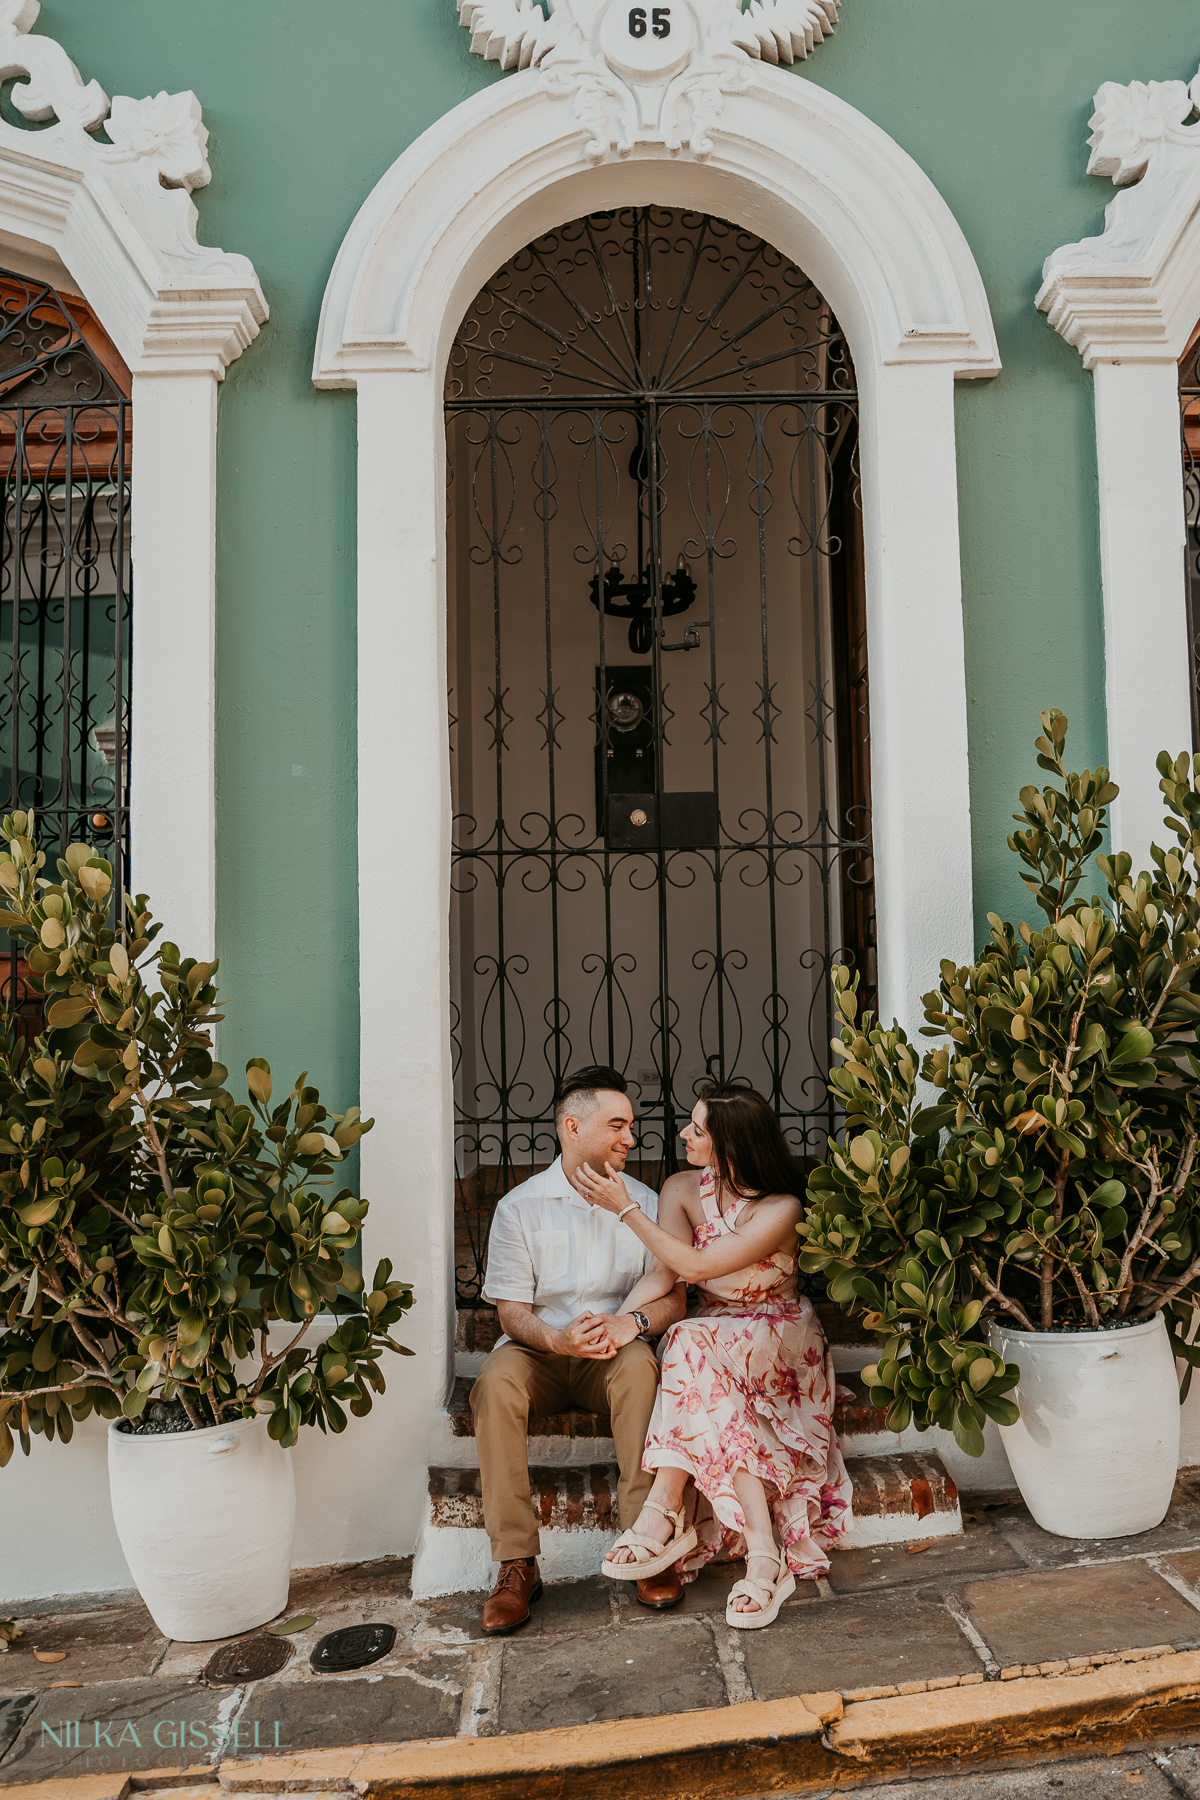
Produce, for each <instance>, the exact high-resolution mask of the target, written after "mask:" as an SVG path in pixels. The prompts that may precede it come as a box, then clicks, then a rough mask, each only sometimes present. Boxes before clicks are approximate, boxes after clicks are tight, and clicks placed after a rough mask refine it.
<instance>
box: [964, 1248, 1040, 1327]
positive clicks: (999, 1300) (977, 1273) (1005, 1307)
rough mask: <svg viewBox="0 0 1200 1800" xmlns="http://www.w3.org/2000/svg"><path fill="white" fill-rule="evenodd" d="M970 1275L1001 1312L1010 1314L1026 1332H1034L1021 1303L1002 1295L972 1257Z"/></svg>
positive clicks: (1031, 1322)
mask: <svg viewBox="0 0 1200 1800" xmlns="http://www.w3.org/2000/svg"><path fill="white" fill-rule="evenodd" d="M971 1273H972V1274H973V1275H974V1277H975V1279H976V1281H977V1282H979V1284H980V1286H981V1287H983V1288H985V1289H986V1290H987V1292H988V1293H989V1294H990V1295H991V1297H992V1299H993V1300H994V1301H995V1302H996V1305H997V1306H999V1307H1000V1308H1001V1309H1002V1311H1004V1312H1008V1313H1011V1314H1012V1316H1013V1318H1014V1319H1017V1320H1019V1321H1020V1323H1021V1324H1022V1325H1023V1326H1024V1327H1025V1329H1026V1331H1035V1330H1036V1329H1037V1327H1036V1326H1035V1325H1034V1324H1033V1321H1032V1320H1031V1319H1030V1317H1029V1314H1028V1313H1027V1312H1026V1311H1025V1308H1024V1307H1023V1306H1022V1305H1021V1303H1020V1302H1019V1301H1018V1300H1010V1299H1009V1298H1008V1297H1007V1295H1005V1294H1002V1293H1001V1292H1000V1289H999V1288H998V1287H997V1286H996V1284H995V1282H994V1281H992V1279H991V1278H990V1276H989V1275H988V1274H987V1273H986V1271H985V1270H983V1269H981V1268H980V1266H979V1264H978V1263H977V1262H976V1260H975V1258H974V1257H972V1258H971Z"/></svg>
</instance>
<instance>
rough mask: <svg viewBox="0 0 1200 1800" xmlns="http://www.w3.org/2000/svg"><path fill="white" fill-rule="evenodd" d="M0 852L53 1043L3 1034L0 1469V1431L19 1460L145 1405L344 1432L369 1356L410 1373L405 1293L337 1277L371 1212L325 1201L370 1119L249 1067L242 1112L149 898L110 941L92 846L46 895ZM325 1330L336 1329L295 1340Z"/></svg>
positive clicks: (207, 1010) (194, 977)
mask: <svg viewBox="0 0 1200 1800" xmlns="http://www.w3.org/2000/svg"><path fill="white" fill-rule="evenodd" d="M0 832H2V834H3V840H4V842H3V846H0V894H2V896H3V899H4V901H5V903H6V908H7V910H4V911H0V925H2V926H4V927H5V928H6V929H7V931H8V933H9V936H10V937H11V938H12V939H14V940H15V941H16V943H17V944H18V945H19V946H20V947H21V948H22V949H23V950H24V951H25V953H26V955H27V961H28V967H29V971H30V975H31V978H32V981H33V984H34V986H35V989H36V991H38V992H39V993H40V994H41V995H42V996H44V1001H45V1027H46V1028H45V1030H44V1032H43V1033H42V1034H41V1035H40V1036H38V1037H37V1038H36V1039H35V1040H34V1041H33V1042H32V1043H29V1042H27V1041H26V1038H25V1035H24V1029H23V1027H22V1024H21V1021H20V1019H19V1017H17V1016H15V1015H9V1016H8V1018H7V1020H6V1021H5V1024H4V1028H3V1032H2V1034H0V1315H2V1318H3V1331H2V1332H0V1468H2V1467H3V1466H4V1465H5V1464H6V1463H7V1462H8V1460H9V1458H10V1457H11V1456H12V1453H13V1448H14V1432H15V1434H16V1437H17V1438H19V1440H20V1443H21V1446H22V1449H23V1450H24V1451H25V1452H26V1454H28V1452H29V1448H30V1440H31V1437H32V1435H33V1434H35V1433H41V1434H42V1435H43V1436H45V1437H46V1438H49V1439H54V1438H57V1439H59V1440H60V1441H61V1442H64V1443H65V1442H68V1441H69V1440H70V1438H71V1434H72V1432H73V1430H74V1425H75V1423H76V1422H77V1421H79V1420H81V1419H84V1418H86V1417H87V1416H88V1414H89V1413H92V1412H96V1413H98V1414H100V1416H101V1417H103V1418H115V1417H117V1416H118V1415H121V1414H123V1415H124V1416H125V1417H126V1418H127V1419H130V1420H136V1419H138V1418H139V1416H140V1415H141V1414H142V1413H143V1412H144V1411H145V1409H146V1407H147V1405H149V1403H150V1402H151V1401H159V1400H161V1401H166V1402H172V1401H175V1402H178V1404H179V1405H180V1406H181V1407H182V1408H183V1410H184V1412H185V1413H186V1415H187V1420H188V1421H190V1423H191V1425H192V1426H193V1427H197V1428H198V1427H203V1426H206V1425H212V1424H220V1423H225V1422H228V1421H229V1420H231V1419H233V1418H238V1417H248V1416H250V1415H252V1414H253V1413H255V1412H267V1413H269V1414H270V1420H269V1426H268V1429H269V1431H270V1433H271V1436H272V1437H274V1438H276V1439H277V1440H278V1441H279V1442H280V1443H282V1444H284V1445H291V1444H294V1443H295V1441H296V1437H297V1433H298V1431H299V1429H300V1427H301V1426H302V1425H317V1426H319V1427H320V1428H321V1430H323V1431H324V1430H330V1431H335V1432H339V1431H342V1430H344V1429H345V1426H346V1423H347V1417H346V1409H347V1407H348V1408H349V1411H350V1412H351V1413H352V1414H354V1415H355V1416H358V1417H361V1416H362V1415H363V1414H365V1413H367V1412H369V1411H370V1409H371V1403H372V1396H373V1394H375V1393H382V1392H383V1389H384V1375H383V1370H382V1367H381V1362H382V1358H383V1354H384V1352H385V1351H388V1350H391V1351H396V1352H399V1353H400V1354H401V1355H408V1354H411V1353H410V1352H408V1351H407V1350H405V1349H404V1348H403V1346H401V1345H400V1344H397V1343H396V1342H395V1341H394V1340H393V1338H392V1337H391V1335H390V1328H391V1327H392V1326H393V1325H394V1324H395V1323H396V1321H397V1320H398V1319H400V1318H401V1317H402V1315H403V1314H404V1312H405V1311H406V1310H407V1309H408V1307H409V1306H411V1304H412V1297H413V1296H412V1289H411V1287H410V1286H409V1285H408V1284H407V1283H405V1282H400V1281H393V1280H392V1269H391V1264H390V1263H389V1262H386V1261H385V1262H381V1263H380V1264H379V1267H378V1268H377V1269H376V1271H375V1276H374V1279H373V1281H372V1283H371V1287H370V1290H369V1291H364V1283H363V1278H362V1276H361V1274H360V1273H359V1271H358V1270H357V1269H356V1268H355V1267H354V1266H353V1265H352V1263H350V1262H349V1261H347V1256H348V1253H349V1252H350V1251H351V1250H352V1249H353V1248H354V1245H355V1244H356V1242H357V1240H358V1236H359V1231H360V1227H361V1225H362V1221H363V1219H364V1217H365V1216H366V1213H367V1202H366V1201H365V1200H363V1199H361V1198H359V1197H357V1196H356V1195H355V1194H354V1193H353V1192H352V1190H351V1189H350V1188H346V1187H344V1188H342V1189H341V1191H340V1192H338V1193H337V1194H335V1195H334V1196H333V1197H332V1199H330V1198H328V1197H327V1195H326V1194H325V1192H324V1190H325V1189H326V1188H327V1187H328V1186H329V1185H330V1178H331V1176H332V1174H333V1170H334V1167H335V1165H336V1164H337V1163H339V1162H340V1161H341V1160H342V1158H343V1157H344V1155H345V1154H346V1152H347V1151H349V1150H350V1148H351V1147H352V1146H353V1145H354V1144H355V1143H357V1142H358V1140H359V1138H361V1137H362V1135H363V1134H364V1132H367V1131H369V1130H370V1129H371V1126H372V1124H373V1121H372V1120H370V1119H361V1118H360V1117H359V1114H358V1109H357V1107H352V1108H351V1109H350V1111H348V1112H346V1113H342V1114H336V1113H329V1112H327V1111H326V1109H325V1107H323V1106H322V1104H321V1099H320V1095H319V1093H318V1091H317V1089H316V1088H314V1087H310V1086H309V1085H308V1078H307V1076H306V1075H301V1076H300V1077H299V1078H298V1080H297V1081H296V1083H295V1085H294V1086H293V1088H292V1090H291V1092H290V1093H289V1094H287V1095H286V1097H285V1098H283V1099H282V1100H281V1101H280V1102H279V1103H278V1104H274V1105H273V1104H272V1081H271V1071H270V1069H269V1068H268V1066H267V1064H266V1063H265V1062H264V1061H263V1060H262V1058H261V1057H254V1058H252V1060H251V1061H250V1062H249V1063H248V1064H247V1067H246V1085H247V1088H248V1090H249V1096H250V1098H249V1104H246V1103H244V1102H240V1101H238V1100H236V1099H235V1098H234V1096H233V1095H232V1094H231V1093H230V1092H229V1090H228V1088H227V1086H226V1085H225V1084H226V1079H227V1071H226V1070H225V1069H224V1068H223V1067H222V1066H221V1064H220V1063H217V1062H214V1061H213V1056H212V1048H213V1040H212V1028H213V1026H214V1025H215V1024H217V1023H218V1022H219V1020H220V1016H221V1015H220V1014H219V1013H218V1012H217V1010H216V1009H217V988H216V982H215V979H214V978H215V975H216V972H217V964H216V963H215V962H211V963H208V962H201V961H197V960H196V958H194V957H182V956H181V955H180V953H179V950H178V949H177V948H176V946H175V945H174V944H171V943H167V942H160V941H159V939H160V934H161V929H162V928H161V926H160V925H159V924H158V923H157V922H156V921H155V920H154V919H153V917H152V914H151V912H150V907H149V904H148V901H147V898H146V896H145V895H144V894H140V895H138V896H137V897H136V898H134V897H131V896H128V895H127V896H126V897H125V899H124V903H123V906H122V907H121V909H120V922H119V923H116V922H114V917H113V913H114V907H113V900H114V895H113V881H112V869H111V867H110V865H109V864H108V863H107V862H106V861H105V860H104V858H103V857H100V856H98V855H96V854H94V853H93V851H92V850H91V849H90V848H89V847H88V845H86V844H71V845H70V846H69V847H68V848H67V850H66V852H65V854H64V856H63V857H62V858H61V859H59V860H58V862H57V869H56V871H55V873H54V874H53V875H52V874H50V873H48V872H44V871H45V870H46V857H45V856H44V854H43V853H42V852H41V851H40V850H39V849H38V847H37V843H36V841H35V839H34V836H33V827H32V820H31V819H30V817H29V816H28V815H26V814H24V813H20V812H16V813H13V814H11V815H10V816H9V817H7V818H5V819H4V820H3V823H2V825H0ZM322 1311H325V1312H331V1313H332V1314H333V1315H334V1329H333V1331H332V1333H330V1334H329V1335H327V1336H325V1337H323V1338H322V1337H321V1334H320V1333H319V1332H313V1333H312V1336H311V1337H310V1338H309V1342H308V1343H305V1342H304V1339H305V1338H306V1337H308V1336H309V1333H310V1330H311V1328H312V1326H313V1323H314V1321H315V1320H316V1318H317V1317H318V1315H319V1314H320V1313H321V1312H322ZM273 1324H277V1326H282V1327H283V1328H284V1329H283V1332H282V1335H283V1336H284V1337H286V1339H287V1341H286V1342H284V1343H282V1344H279V1345H278V1346H277V1347H275V1348H272V1347H271V1334H270V1327H271V1326H272V1325H273ZM288 1328H292V1329H288ZM279 1335H281V1334H280V1333H279V1332H278V1330H277V1333H276V1338H278V1336H279Z"/></svg>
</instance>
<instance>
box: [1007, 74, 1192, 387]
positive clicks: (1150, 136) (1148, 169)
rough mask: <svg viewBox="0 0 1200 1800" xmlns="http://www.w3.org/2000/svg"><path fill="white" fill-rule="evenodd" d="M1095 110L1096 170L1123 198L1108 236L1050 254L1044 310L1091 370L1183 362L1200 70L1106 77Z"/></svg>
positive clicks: (1091, 164)
mask: <svg viewBox="0 0 1200 1800" xmlns="http://www.w3.org/2000/svg"><path fill="white" fill-rule="evenodd" d="M1094 107H1095V110H1094V112H1093V113H1092V117H1091V121H1090V126H1091V136H1090V137H1089V139H1088V146H1089V149H1090V151H1091V155H1090V157H1089V159H1088V174H1089V175H1098V176H1101V177H1105V178H1107V179H1108V180H1110V181H1112V182H1113V184H1114V185H1115V186H1116V187H1118V188H1120V189H1121V192H1120V193H1118V194H1117V195H1116V197H1115V198H1114V199H1112V200H1110V201H1109V204H1108V206H1107V208H1106V210H1105V215H1104V230H1103V232H1101V233H1100V235H1099V236H1097V237H1086V238H1082V239H1081V240H1080V241H1079V242H1078V243H1076V244H1064V245H1063V246H1062V247H1061V248H1060V249H1058V250H1055V251H1054V252H1053V253H1052V254H1051V255H1050V256H1048V257H1047V258H1046V262H1045V266H1044V268H1043V271H1042V274H1043V281H1042V287H1041V291H1040V292H1039V294H1038V297H1037V304H1038V306H1039V307H1040V308H1041V310H1042V311H1043V312H1044V313H1046V314H1048V316H1049V319H1050V323H1051V324H1052V325H1053V326H1054V328H1055V330H1056V331H1058V332H1060V333H1061V334H1062V336H1063V337H1064V338H1066V340H1067V342H1068V343H1069V344H1073V345H1074V346H1075V347H1076V349H1077V350H1079V352H1080V353H1081V355H1082V356H1083V359H1084V362H1085V364H1086V366H1087V367H1088V368H1093V367H1094V366H1095V364H1096V363H1097V362H1098V361H1101V360H1117V359H1119V360H1121V361H1125V360H1128V359H1130V358H1138V357H1148V358H1149V359H1150V360H1152V361H1154V360H1158V359H1159V358H1161V357H1163V356H1166V357H1178V356H1180V355H1181V354H1182V352H1183V350H1184V347H1185V345H1186V343H1187V340H1188V338H1189V337H1190V335H1191V332H1192V330H1193V329H1194V327H1195V323H1196V315H1197V312H1198V311H1200V304H1198V298H1200V124H1192V123H1189V121H1190V120H1191V119H1192V118H1193V117H1194V115H1195V113H1196V111H1197V108H1198V107H1200V74H1198V75H1196V76H1195V77H1194V78H1193V80H1192V81H1191V82H1190V83H1188V82H1186V81H1150V82H1143V81H1131V82H1129V83H1128V84H1127V85H1125V86H1121V85H1120V84H1118V83H1117V82H1115V81H1106V82H1105V83H1104V86H1103V87H1101V88H1100V89H1099V90H1098V91H1097V93H1096V97H1095V101H1094Z"/></svg>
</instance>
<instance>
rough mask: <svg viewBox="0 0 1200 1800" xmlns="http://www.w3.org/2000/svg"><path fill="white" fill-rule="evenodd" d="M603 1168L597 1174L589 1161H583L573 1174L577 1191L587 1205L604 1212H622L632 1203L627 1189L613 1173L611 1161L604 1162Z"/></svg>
mask: <svg viewBox="0 0 1200 1800" xmlns="http://www.w3.org/2000/svg"><path fill="white" fill-rule="evenodd" d="M604 1168H605V1174H603V1175H597V1173H596V1171H595V1169H593V1167H592V1165H591V1163H584V1164H583V1165H582V1167H581V1168H579V1169H578V1170H577V1171H576V1174H575V1181H576V1185H577V1186H578V1188H579V1192H580V1193H581V1194H582V1195H583V1197H584V1199H585V1200H586V1201H587V1202H588V1204H589V1206H599V1207H601V1208H603V1210H604V1211H605V1212H611V1213H616V1212H624V1210H625V1208H626V1207H627V1206H631V1205H632V1204H633V1199H632V1196H631V1194H630V1192H629V1189H628V1188H627V1187H626V1186H625V1183H624V1182H623V1181H622V1180H621V1177H620V1176H619V1175H617V1174H614V1172H613V1167H612V1164H611V1163H605V1165H604Z"/></svg>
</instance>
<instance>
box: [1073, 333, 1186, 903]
mask: <svg viewBox="0 0 1200 1800" xmlns="http://www.w3.org/2000/svg"><path fill="white" fill-rule="evenodd" d="M1092 378H1093V382H1094V386H1095V401H1096V461H1097V468H1098V473H1099V478H1100V562H1101V572H1102V577H1103V582H1104V664H1105V690H1106V699H1107V704H1108V761H1109V767H1110V768H1111V770H1112V775H1113V780H1114V781H1116V782H1117V783H1118V784H1119V786H1120V789H1121V792H1120V795H1119V796H1118V798H1117V799H1116V800H1115V801H1114V802H1113V808H1112V841H1113V846H1114V848H1115V849H1118V850H1128V851H1129V853H1130V855H1131V856H1132V857H1133V866H1134V869H1135V870H1137V869H1140V868H1144V867H1147V866H1148V864H1149V850H1150V845H1151V843H1152V842H1156V843H1158V844H1160V845H1163V847H1164V848H1165V846H1166V842H1167V839H1166V837H1165V836H1164V832H1163V823H1162V818H1163V797H1162V795H1161V794H1160V793H1159V791H1158V781H1159V777H1158V771H1157V770H1156V768H1155V758H1156V757H1157V755H1158V753H1159V751H1160V750H1169V751H1170V752H1171V755H1172V756H1175V755H1177V754H1178V753H1179V751H1180V750H1190V749H1191V743H1192V719H1191V703H1190V691H1189V690H1190V681H1191V667H1190V657H1189V652H1188V641H1187V616H1186V611H1185V605H1186V582H1187V524H1186V520H1185V516H1184V501H1183V460H1182V452H1181V448H1180V435H1179V373H1178V369H1177V366H1176V363H1175V361H1174V359H1173V358H1165V359H1164V360H1163V361H1162V362H1154V363H1147V362H1098V363H1097V364H1096V365H1095V367H1094V369H1093V371H1092Z"/></svg>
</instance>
